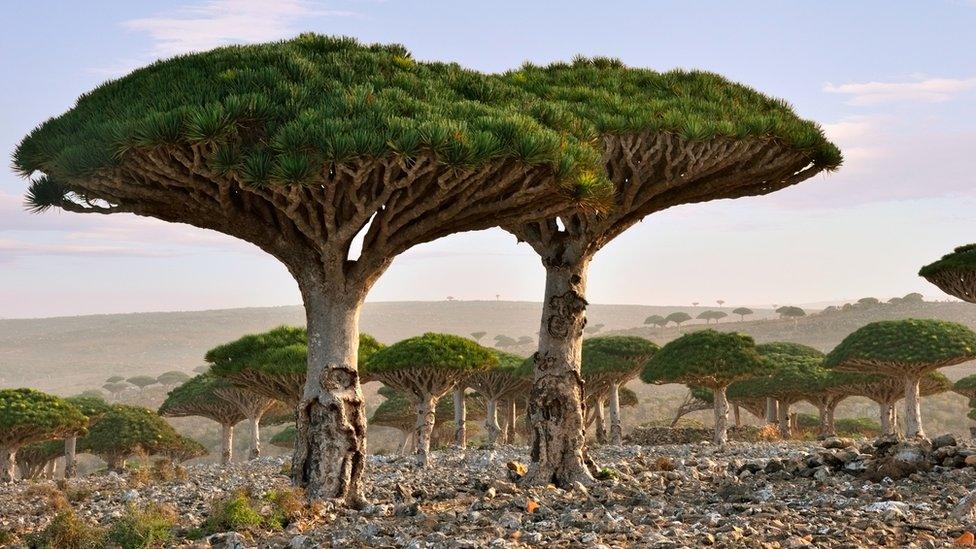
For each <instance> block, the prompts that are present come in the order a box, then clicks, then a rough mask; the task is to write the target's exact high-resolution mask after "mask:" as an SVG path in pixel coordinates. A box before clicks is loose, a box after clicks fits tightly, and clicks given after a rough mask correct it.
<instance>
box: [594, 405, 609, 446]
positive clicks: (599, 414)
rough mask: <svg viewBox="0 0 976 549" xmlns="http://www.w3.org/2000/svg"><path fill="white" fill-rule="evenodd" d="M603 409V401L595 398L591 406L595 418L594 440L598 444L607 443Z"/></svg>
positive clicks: (604, 409)
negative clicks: (592, 406)
mask: <svg viewBox="0 0 976 549" xmlns="http://www.w3.org/2000/svg"><path fill="white" fill-rule="evenodd" d="M605 411H606V406H604V405H603V401H602V400H597V401H596V405H595V406H594V408H593V414H594V417H595V418H596V441H597V442H599V443H600V444H606V443H607V417H606V414H605V413H604V412H605Z"/></svg>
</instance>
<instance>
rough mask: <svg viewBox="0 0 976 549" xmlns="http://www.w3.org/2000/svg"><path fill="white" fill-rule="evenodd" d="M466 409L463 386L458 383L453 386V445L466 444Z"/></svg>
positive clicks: (461, 446)
mask: <svg viewBox="0 0 976 549" xmlns="http://www.w3.org/2000/svg"><path fill="white" fill-rule="evenodd" d="M467 421H468V414H467V409H466V408H465V406H464V387H462V386H460V385H458V386H457V387H455V388H454V446H456V447H458V448H462V449H463V448H464V447H465V446H467V426H466V425H465V424H466V423H467Z"/></svg>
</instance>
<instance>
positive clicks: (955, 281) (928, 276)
mask: <svg viewBox="0 0 976 549" xmlns="http://www.w3.org/2000/svg"><path fill="white" fill-rule="evenodd" d="M918 274H919V276H921V277H922V278H924V279H925V280H928V281H929V282H931V283H932V284H935V285H936V286H938V287H939V289H940V290H942V291H943V292H945V293H947V294H949V295H951V296H953V297H958V298H959V299H961V300H963V301H966V302H968V303H976V244H966V245H965V246H959V247H958V248H956V249H955V250H953V251H952V252H951V253H948V254H946V255H944V256H942V259H940V260H938V261H936V262H934V263H931V264H929V265H926V266H924V267H922V269H921V270H920V271H919V272H918Z"/></svg>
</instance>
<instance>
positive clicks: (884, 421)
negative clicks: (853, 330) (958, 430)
mask: <svg viewBox="0 0 976 549" xmlns="http://www.w3.org/2000/svg"><path fill="white" fill-rule="evenodd" d="M863 377H866V378H868V379H867V380H866V381H862V382H860V383H852V384H850V385H849V386H848V387H849V389H848V390H849V391H850V393H851V395H856V396H863V397H867V398H869V399H871V400H873V401H874V402H876V403H877V404H878V419H879V422H880V424H881V434H882V435H895V434H897V432H898V412H897V411H896V409H895V404H896V403H897V402H898V401H899V400H901V399H902V398H904V397H905V382H904V380H902V379H901V378H895V377H891V376H882V375H872V376H863ZM950 390H953V391H954V390H955V389H954V388H953V385H952V382H950V381H949V379H948V378H947V377H946V376H945V375H943V374H942V372H939V371H933V372H928V373H927V374H925V375H924V376H922V378H921V379H920V380H919V383H918V394H919V396H931V395H937V394H940V393H944V392H946V391H950ZM956 392H959V391H956ZM974 394H976V392H974Z"/></svg>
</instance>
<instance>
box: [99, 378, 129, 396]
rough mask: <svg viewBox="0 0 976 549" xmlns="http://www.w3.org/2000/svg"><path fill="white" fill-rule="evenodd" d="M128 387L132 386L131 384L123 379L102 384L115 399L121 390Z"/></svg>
mask: <svg viewBox="0 0 976 549" xmlns="http://www.w3.org/2000/svg"><path fill="white" fill-rule="evenodd" d="M129 387H132V385H129V384H128V383H126V382H125V381H119V382H114V383H106V384H105V385H102V389H105V390H106V391H108V392H109V394H111V395H112V397H113V398H115V399H118V398H119V395H120V394H122V392H123V391H125V390H126V389H128V388H129Z"/></svg>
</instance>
